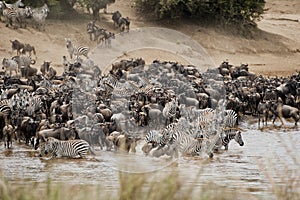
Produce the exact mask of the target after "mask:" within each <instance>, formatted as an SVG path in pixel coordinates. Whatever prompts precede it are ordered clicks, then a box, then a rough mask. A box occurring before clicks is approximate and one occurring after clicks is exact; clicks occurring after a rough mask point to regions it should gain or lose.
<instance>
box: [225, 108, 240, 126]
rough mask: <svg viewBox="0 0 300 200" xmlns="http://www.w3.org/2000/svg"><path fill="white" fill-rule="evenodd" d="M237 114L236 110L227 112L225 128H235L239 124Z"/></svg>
mask: <svg viewBox="0 0 300 200" xmlns="http://www.w3.org/2000/svg"><path fill="white" fill-rule="evenodd" d="M237 118H238V116H237V114H236V112H235V111H234V110H225V118H224V127H225V128H226V127H229V128H233V127H234V126H235V125H236V122H237Z"/></svg>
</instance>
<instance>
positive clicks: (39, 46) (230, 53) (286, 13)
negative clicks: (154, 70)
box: [0, 0, 300, 76]
mask: <svg viewBox="0 0 300 200" xmlns="http://www.w3.org/2000/svg"><path fill="white" fill-rule="evenodd" d="M133 6H134V1H133V0H116V3H115V4H112V5H110V6H109V8H108V12H109V13H112V12H113V11H115V10H119V11H120V12H121V13H122V15H123V16H128V17H130V19H131V21H132V23H131V28H132V29H135V28H138V27H153V26H161V27H166V28H172V29H175V30H177V31H179V32H182V33H184V34H186V35H188V36H190V37H191V38H192V39H194V40H195V41H197V42H198V43H199V44H200V45H201V46H202V47H204V48H205V49H206V51H207V52H208V54H209V55H210V56H211V58H212V60H213V62H214V63H215V65H219V64H220V63H221V62H222V61H224V60H228V61H229V62H230V63H233V64H235V65H239V64H241V63H248V64H249V66H250V70H251V71H253V72H255V73H257V74H263V75H279V76H287V75H290V74H291V73H293V72H295V71H296V70H300V57H299V56H300V38H299V36H298V35H299V32H300V2H299V1H298V0H267V4H266V8H267V9H268V10H267V12H266V14H265V15H264V18H263V19H262V20H261V21H260V22H259V23H258V26H259V28H260V29H261V30H262V31H260V33H257V35H258V36H257V37H255V38H254V39H246V38H242V37H237V36H235V35H232V34H229V33H228V32H226V33H225V32H222V31H220V30H216V29H213V28H204V27H201V26H199V25H196V24H194V23H189V22H178V24H175V23H168V24H167V23H166V22H163V23H161V22H155V21H149V20H147V19H145V18H143V17H141V16H140V15H138V14H137V13H136V12H135V10H134V8H133ZM88 21H89V18H87V17H81V18H78V17H74V19H73V20H47V26H46V31H45V32H40V31H37V30H35V29H33V28H31V27H29V28H27V29H18V30H12V29H10V28H7V27H5V25H4V24H3V23H0V35H1V40H0V59H1V60H2V59H3V58H4V57H10V56H11V55H12V54H11V43H10V42H9V40H14V39H19V40H20V41H22V42H24V43H29V44H32V45H34V46H35V48H36V51H37V64H36V65H35V66H36V67H38V68H39V66H40V65H41V64H42V63H43V61H44V60H46V61H52V65H53V66H55V67H57V70H58V72H59V73H61V72H62V70H63V68H62V56H63V55H66V56H68V53H67V49H66V46H65V38H66V37H69V38H71V39H73V40H75V41H76V43H77V44H79V45H81V44H82V45H87V46H89V47H90V48H91V49H94V48H95V47H96V44H95V43H94V42H91V41H90V40H89V36H88V34H87V33H86V24H87V22H88ZM97 24H98V25H99V26H101V27H104V28H106V29H108V30H110V31H114V32H117V30H115V29H113V23H112V20H111V14H101V20H100V21H98V22H97ZM129 34H130V33H129ZM140 39H141V40H143V38H140ZM143 53H145V54H148V52H147V51H145V50H144V51H143ZM158 54H159V57H168V53H166V55H164V53H163V52H159V53H158ZM13 55H15V53H14V54H13ZM120 56H121V55H120ZM149 56H150V57H151V58H152V57H155V56H156V55H153V51H152V52H149Z"/></svg>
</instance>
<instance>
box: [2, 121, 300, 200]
mask: <svg viewBox="0 0 300 200" xmlns="http://www.w3.org/2000/svg"><path fill="white" fill-rule="evenodd" d="M256 126H257V125H256V124H252V125H249V124H247V125H246V124H243V125H242V128H243V129H245V130H244V131H243V132H242V136H243V140H244V142H245V145H244V146H242V147H240V146H239V145H238V144H237V143H235V142H234V141H232V142H231V143H230V144H229V150H228V151H224V152H220V153H217V154H215V155H214V157H213V158H212V159H209V158H208V157H205V156H204V157H203V158H202V157H201V158H182V157H181V158H178V159H176V160H170V159H167V158H150V157H145V156H144V155H143V154H142V152H141V150H140V148H141V146H142V144H140V145H138V146H137V152H136V154H129V155H124V154H117V153H115V152H106V151H101V150H97V149H96V155H95V156H94V157H92V156H91V157H88V158H86V159H49V160H48V159H47V158H40V157H38V156H37V152H36V151H34V150H32V149H31V148H30V147H27V146H24V145H19V144H16V143H14V144H13V148H12V149H10V150H6V149H4V145H3V143H2V144H1V147H0V159H1V162H0V170H1V171H2V175H3V176H4V177H5V178H6V179H7V180H8V181H10V182H17V183H18V182H20V181H23V180H26V181H27V182H38V183H43V182H45V181H46V180H47V179H48V178H50V179H51V180H52V182H59V183H63V184H71V185H98V186H100V187H101V188H103V189H104V190H107V191H118V189H119V187H120V183H119V173H118V172H119V171H124V172H126V173H135V174H137V173H141V174H146V175H148V174H149V176H152V175H154V174H156V175H157V174H165V172H171V171H174V170H175V171H176V172H177V174H178V175H179V178H181V179H182V181H183V182H184V184H185V186H194V187H196V188H198V186H199V188H200V187H201V186H203V185H207V184H210V183H213V184H216V185H219V186H224V187H226V188H227V189H228V190H232V191H240V192H241V193H243V194H245V195H247V196H248V197H249V198H250V197H251V199H274V198H275V197H274V196H273V193H272V185H274V184H275V185H276V186H280V185H285V184H287V183H288V182H289V181H290V180H291V179H293V180H294V181H296V182H297V183H298V186H300V165H299V162H300V154H299V152H300V145H299V143H300V132H299V128H297V127H296V128H279V129H265V130H264V131H261V130H257V127H256ZM291 126H292V125H291ZM156 177H157V180H159V176H156ZM298 189H299V188H298Z"/></svg>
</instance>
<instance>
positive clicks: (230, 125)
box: [0, 3, 300, 157]
mask: <svg viewBox="0 0 300 200" xmlns="http://www.w3.org/2000/svg"><path fill="white" fill-rule="evenodd" d="M2 4H3V3H2ZM2 4H0V5H2ZM4 5H5V4H4ZM6 9H8V8H6ZM112 19H113V22H114V23H115V24H116V25H117V26H118V27H120V31H121V32H123V31H124V30H128V33H127V34H130V32H129V25H130V22H129V19H128V18H124V17H122V16H121V14H120V13H119V12H118V11H117V12H115V13H114V14H113V17H112ZM8 22H9V23H8V25H9V24H10V23H11V22H10V21H9V20H8ZM13 22H14V21H13ZM87 33H88V35H89V36H90V39H91V40H94V41H97V42H104V43H105V44H106V45H107V46H108V47H110V45H111V43H110V39H111V38H115V36H114V34H113V33H111V32H108V31H106V30H105V29H102V28H99V27H98V26H97V25H96V24H95V21H90V22H89V23H88V24H87ZM8 42H10V43H11V45H12V54H15V52H16V55H15V56H13V57H9V58H3V60H2V69H3V70H4V71H3V72H2V73H1V74H0V76H1V83H0V84H1V94H0V140H2V141H3V142H4V146H5V147H6V148H11V147H12V143H13V142H14V143H15V144H17V143H25V144H26V145H28V146H31V147H32V148H34V149H38V148H39V149H40V154H41V155H44V154H47V153H48V152H51V153H52V155H53V156H68V157H76V156H79V157H82V156H84V155H85V153H86V151H87V146H92V147H95V146H99V147H100V148H101V149H105V150H115V151H122V152H135V148H136V146H137V144H138V143H140V142H144V143H145V144H144V145H143V147H142V151H143V152H144V153H145V154H146V155H151V156H155V157H159V156H162V155H165V154H166V155H169V156H178V153H180V154H181V155H186V156H197V155H199V154H200V153H201V152H203V151H205V152H206V153H208V155H209V156H210V157H211V156H212V155H213V152H215V151H219V150H220V149H221V148H223V147H225V149H228V143H229V142H230V140H235V141H236V142H237V143H238V144H239V145H240V146H243V145H244V142H243V140H242V136H241V129H239V127H238V126H239V124H240V123H243V120H244V119H245V118H244V116H253V117H255V118H257V121H258V127H267V126H268V124H267V122H268V121H271V122H272V124H273V126H274V123H275V121H276V120H277V119H278V120H279V121H280V123H281V125H284V122H285V121H286V120H285V119H288V120H289V119H291V120H292V121H293V123H294V124H295V125H297V122H298V121H299V119H300V113H299V110H300V72H296V73H295V74H292V75H290V76H289V77H265V76H262V75H257V74H253V73H251V72H249V69H248V65H247V64H241V65H240V66H234V65H231V64H230V63H229V62H223V63H221V64H220V66H218V67H214V66H212V68H209V69H207V70H206V71H204V72H201V70H200V69H201V66H193V65H182V64H180V63H178V62H172V61H159V60H154V61H153V62H152V63H150V64H146V63H145V61H144V60H143V58H132V59H127V60H121V61H118V62H115V63H113V64H112V65H111V66H109V67H110V69H109V70H108V71H109V72H108V73H107V74H103V73H102V70H101V69H99V67H98V66H97V64H95V63H94V61H93V60H92V59H91V58H89V56H88V53H89V48H88V47H85V46H75V45H73V44H72V41H71V40H70V39H69V38H66V52H68V53H69V57H67V56H63V62H62V63H61V67H63V68H64V71H63V73H62V74H58V73H57V72H56V70H55V68H54V67H52V66H51V62H49V61H44V63H43V64H42V65H41V66H40V67H39V66H34V65H35V64H36V63H35V60H34V59H33V58H32V55H35V56H36V53H38V52H36V51H35V48H34V47H33V46H32V45H31V44H24V43H22V42H21V41H19V40H17V39H12V40H10V41H8ZM73 56H75V57H73ZM261 121H262V123H261ZM269 126H270V125H269ZM62 141H69V142H64V143H62ZM78 141H81V143H80V142H78ZM86 142H87V143H86ZM76 145H77V146H76ZM78 146H80V147H81V148H79V147H78ZM83 147H84V148H83ZM82 149H84V150H82Z"/></svg>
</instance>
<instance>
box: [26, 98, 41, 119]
mask: <svg viewBox="0 0 300 200" xmlns="http://www.w3.org/2000/svg"><path fill="white" fill-rule="evenodd" d="M28 101H29V104H28V106H27V114H28V116H34V114H35V112H36V111H39V110H42V109H43V101H42V100H41V98H40V97H39V96H31V97H30V98H29V100H28Z"/></svg>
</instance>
